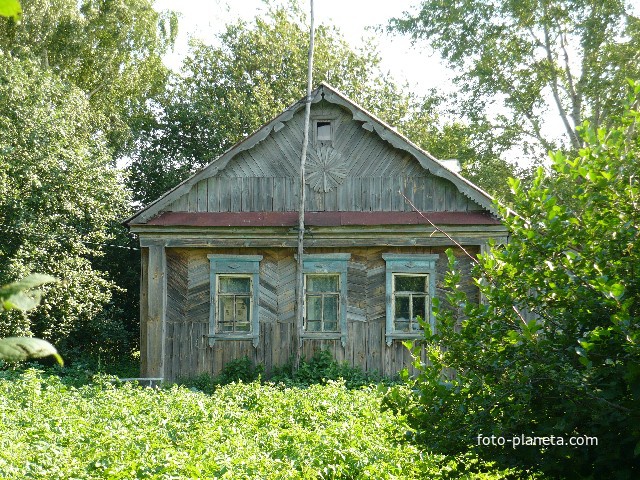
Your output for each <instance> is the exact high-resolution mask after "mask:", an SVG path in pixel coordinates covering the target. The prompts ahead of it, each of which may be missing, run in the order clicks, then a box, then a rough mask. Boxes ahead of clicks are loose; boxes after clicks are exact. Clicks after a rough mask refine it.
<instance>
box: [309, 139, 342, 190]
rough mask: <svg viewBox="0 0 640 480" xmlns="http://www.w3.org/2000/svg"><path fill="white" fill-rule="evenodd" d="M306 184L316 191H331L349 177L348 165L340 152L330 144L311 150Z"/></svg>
mask: <svg viewBox="0 0 640 480" xmlns="http://www.w3.org/2000/svg"><path fill="white" fill-rule="evenodd" d="M306 170H307V175H306V177H307V178H306V184H307V185H309V186H310V187H311V188H312V189H313V190H314V191H316V192H330V191H331V190H333V189H334V188H336V187H337V186H338V185H340V184H341V183H342V182H343V181H344V179H345V178H346V177H347V173H348V171H347V167H346V166H345V164H344V160H343V158H342V155H340V152H338V151H337V150H336V149H335V148H333V147H331V146H329V145H320V146H318V147H317V148H316V149H315V150H310V151H309V158H308V159H307V168H306Z"/></svg>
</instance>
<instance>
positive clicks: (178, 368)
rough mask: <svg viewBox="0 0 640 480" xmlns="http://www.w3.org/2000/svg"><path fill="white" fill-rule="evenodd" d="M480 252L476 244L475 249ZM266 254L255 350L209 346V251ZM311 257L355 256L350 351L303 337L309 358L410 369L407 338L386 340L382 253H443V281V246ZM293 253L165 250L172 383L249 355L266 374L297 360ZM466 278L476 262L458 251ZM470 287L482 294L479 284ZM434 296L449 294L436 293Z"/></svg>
mask: <svg viewBox="0 0 640 480" xmlns="http://www.w3.org/2000/svg"><path fill="white" fill-rule="evenodd" d="M470 250H471V251H472V252H477V247H470ZM212 253H214V254H231V255H237V254H241V255H255V254H260V255H263V256H264V258H263V260H262V261H261V262H260V282H259V283H260V284H259V306H258V308H259V325H260V338H259V343H258V346H257V348H254V347H253V346H252V343H251V340H246V341H244V340H233V341H231V340H229V341H224V340H221V341H217V342H215V344H214V345H213V346H209V344H208V339H207V338H206V335H207V334H208V328H209V326H208V324H209V308H210V306H209V305H210V293H209V260H208V259H207V254H212ZM307 253H350V254H351V259H350V260H349V262H348V265H347V269H348V270H347V298H348V302H347V328H348V337H347V344H346V346H345V347H343V346H342V345H341V342H340V340H318V339H304V341H303V347H302V353H303V356H304V357H307V358H308V357H311V356H312V355H313V354H314V352H316V351H317V350H319V349H328V350H329V351H330V352H331V353H332V354H333V356H334V358H336V360H338V361H347V362H349V364H351V365H357V366H360V367H362V368H363V369H365V370H368V371H377V372H379V373H382V374H384V375H387V376H393V375H395V374H396V373H397V372H398V371H399V370H401V369H402V368H405V367H410V365H411V363H412V360H411V356H410V354H409V352H408V351H407V349H406V348H405V347H404V346H403V345H402V342H401V341H394V342H393V344H392V345H391V347H388V346H387V345H386V343H385V291H384V289H385V287H384V284H385V262H384V260H383V259H382V254H383V253H438V254H440V259H439V261H438V263H437V277H438V278H437V284H438V286H439V285H440V284H441V283H442V279H443V276H444V273H445V271H446V268H447V261H446V256H445V255H444V247H417V248H404V247H385V248H381V247H380V248H378V247H373V248H345V249H335V248H318V249H311V250H309V251H307ZM293 254H294V250H293V249H287V248H280V249H266V250H264V249H260V250H258V249H250V248H246V249H240V248H228V249H213V248H211V249H206V248H202V249H180V248H169V249H167V250H166V265H167V271H168V275H167V289H166V292H167V302H166V303H167V306H166V312H167V313H166V327H165V328H166V335H165V345H164V350H165V355H166V360H165V371H164V376H165V378H166V379H168V380H175V379H177V378H180V377H188V376H192V375H196V374H198V373H201V372H207V373H210V374H212V375H216V374H218V373H219V372H220V371H221V369H222V367H223V366H224V365H225V364H226V363H228V362H229V361H231V360H234V359H237V358H241V357H243V356H245V355H247V356H248V357H249V358H250V359H251V360H252V361H253V362H254V363H256V364H263V365H264V366H265V367H266V371H267V373H269V372H270V371H271V369H272V368H273V367H274V366H279V365H283V364H285V363H286V362H287V361H288V360H289V359H290V358H291V357H292V355H293V353H294V352H293V338H294V337H293V336H294V334H295V324H294V315H295V268H296V267H295V261H294V256H293ZM458 255H459V258H460V262H461V268H462V269H463V271H464V272H465V273H466V272H468V270H469V269H470V267H471V262H470V260H469V259H468V258H466V257H464V256H463V255H462V253H461V252H458ZM465 288H467V289H468V290H469V292H471V293H472V294H473V295H477V292H476V289H475V287H473V286H472V285H470V284H469V285H467V286H466V287H465ZM436 295H437V296H439V297H443V292H442V291H441V290H440V289H439V288H438V289H437V291H436Z"/></svg>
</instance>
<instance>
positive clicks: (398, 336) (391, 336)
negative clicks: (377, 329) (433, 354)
mask: <svg viewBox="0 0 640 480" xmlns="http://www.w3.org/2000/svg"><path fill="white" fill-rule="evenodd" d="M423 336H424V332H423V331H422V330H420V331H418V332H414V333H401V332H396V333H387V334H386V337H387V345H389V346H391V343H392V342H393V341H394V340H417V339H420V338H423Z"/></svg>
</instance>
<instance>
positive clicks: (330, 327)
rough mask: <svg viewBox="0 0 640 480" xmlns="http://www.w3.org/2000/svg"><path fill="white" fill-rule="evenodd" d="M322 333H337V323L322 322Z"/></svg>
mask: <svg viewBox="0 0 640 480" xmlns="http://www.w3.org/2000/svg"><path fill="white" fill-rule="evenodd" d="M324 331H325V332H337V331H338V323H337V322H324Z"/></svg>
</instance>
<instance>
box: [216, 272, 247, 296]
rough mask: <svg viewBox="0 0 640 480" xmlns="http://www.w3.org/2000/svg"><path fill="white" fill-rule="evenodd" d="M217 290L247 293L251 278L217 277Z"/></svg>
mask: <svg viewBox="0 0 640 480" xmlns="http://www.w3.org/2000/svg"><path fill="white" fill-rule="evenodd" d="M218 289H219V290H218V291H219V292H220V293H249V292H250V291H251V279H250V278H247V277H230V276H222V275H221V276H219V277H218Z"/></svg>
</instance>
